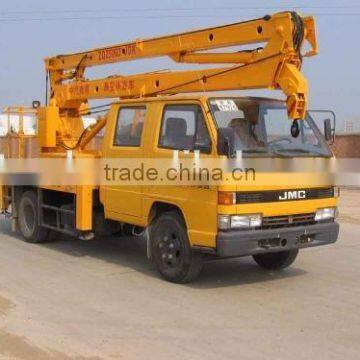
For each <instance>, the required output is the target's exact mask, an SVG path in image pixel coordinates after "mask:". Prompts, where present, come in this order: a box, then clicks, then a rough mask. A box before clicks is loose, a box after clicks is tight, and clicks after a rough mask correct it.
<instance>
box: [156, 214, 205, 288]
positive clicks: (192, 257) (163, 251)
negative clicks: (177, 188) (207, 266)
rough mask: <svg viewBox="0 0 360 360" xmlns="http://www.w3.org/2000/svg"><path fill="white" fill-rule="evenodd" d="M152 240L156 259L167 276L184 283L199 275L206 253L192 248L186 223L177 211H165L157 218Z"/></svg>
mask: <svg viewBox="0 0 360 360" xmlns="http://www.w3.org/2000/svg"><path fill="white" fill-rule="evenodd" d="M150 242H151V256H152V259H153V261H154V263H155V265H156V268H157V270H158V271H159V273H160V274H161V275H162V277H163V278H165V279H166V280H168V281H171V282H174V283H178V284H184V283H188V282H191V281H192V280H194V279H195V278H197V277H198V276H199V274H200V272H201V269H202V266H203V257H202V255H201V254H199V253H196V252H194V251H193V250H192V249H191V246H190V243H189V238H188V235H187V230H186V225H185V223H184V220H183V219H182V217H181V216H180V215H179V214H178V213H177V212H175V211H169V212H166V213H163V214H161V215H160V216H159V217H157V218H156V219H155V220H154V222H153V224H152V226H151V229H150Z"/></svg>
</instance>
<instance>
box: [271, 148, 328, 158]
mask: <svg viewBox="0 0 360 360" xmlns="http://www.w3.org/2000/svg"><path fill="white" fill-rule="evenodd" d="M276 151H278V152H290V153H297V152H298V153H302V154H310V155H313V156H323V157H326V154H324V153H322V152H319V151H314V150H307V149H304V148H291V149H286V148H282V149H276Z"/></svg>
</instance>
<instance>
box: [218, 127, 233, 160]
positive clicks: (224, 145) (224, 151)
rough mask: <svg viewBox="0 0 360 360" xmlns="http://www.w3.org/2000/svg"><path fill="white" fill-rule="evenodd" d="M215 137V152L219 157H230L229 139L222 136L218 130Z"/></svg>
mask: <svg viewBox="0 0 360 360" xmlns="http://www.w3.org/2000/svg"><path fill="white" fill-rule="evenodd" d="M217 134H218V136H217V152H218V154H219V155H226V156H227V157H230V155H231V149H230V140H229V138H228V137H227V136H226V135H225V134H223V132H222V131H221V130H218V133H217Z"/></svg>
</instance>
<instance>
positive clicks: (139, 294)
mask: <svg viewBox="0 0 360 360" xmlns="http://www.w3.org/2000/svg"><path fill="white" fill-rule="evenodd" d="M340 222H341V233H340V238H339V240H338V242H337V243H336V244H334V245H331V246H326V247H319V248H314V249H307V250H303V251H302V253H301V254H300V256H299V258H298V259H297V261H296V262H295V264H294V265H293V266H292V267H291V268H289V269H287V270H285V271H283V272H279V273H274V272H270V271H264V270H261V269H259V268H258V267H257V266H256V265H255V264H254V263H253V261H252V260H251V259H250V258H244V259H234V260H222V261H216V262H211V263H208V264H206V266H205V269H204V271H203V273H202V275H201V277H200V279H199V280H198V281H197V282H195V283H193V284H189V285H183V286H180V285H174V284H170V283H167V282H165V281H163V280H161V279H160V278H159V277H158V275H157V273H156V271H155V270H154V268H153V266H152V265H151V264H150V263H148V261H147V260H146V248H145V245H144V243H143V242H142V241H141V240H140V239H130V238H122V239H107V240H103V241H89V242H84V241H78V240H72V239H65V238H64V239H59V240H58V241H56V242H52V243H49V244H43V245H30V244H27V243H25V242H23V241H22V240H21V239H20V238H19V237H18V236H14V234H12V233H11V231H10V224H9V223H8V221H5V220H1V221H0V226H1V231H0V359H23V360H33V359H157V360H158V359H169V358H171V359H207V360H210V359H219V358H224V359H239V358H241V359H245V360H246V359H256V360H261V359H264V360H265V359H266V360H269V359H276V360H281V359H317V360H318V359H326V360H331V359H341V360H342V359H347V360H349V359H354V360H355V359H358V358H359V352H360V343H359V338H360V311H359V304H360V286H359V278H360V190H343V191H342V197H341V201H340Z"/></svg>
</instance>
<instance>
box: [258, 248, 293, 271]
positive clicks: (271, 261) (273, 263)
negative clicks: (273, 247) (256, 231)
mask: <svg viewBox="0 0 360 360" xmlns="http://www.w3.org/2000/svg"><path fill="white" fill-rule="evenodd" d="M298 253H299V250H298V249H295V250H289V251H280V252H275V253H268V254H258V255H254V256H253V258H254V260H255V261H256V263H257V264H258V265H259V266H261V267H262V268H264V269H268V270H281V269H285V268H287V267H288V266H290V265H291V264H292V263H293V262H294V261H295V259H296V257H297V255H298Z"/></svg>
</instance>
